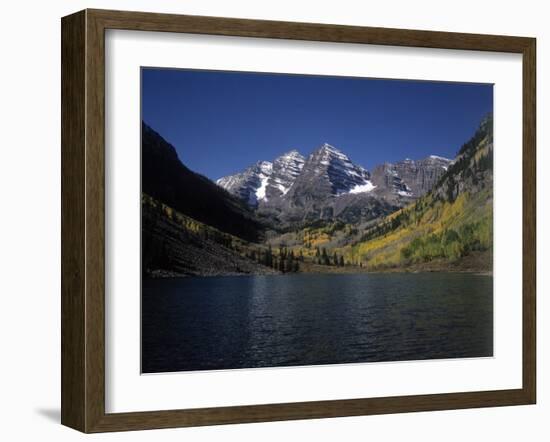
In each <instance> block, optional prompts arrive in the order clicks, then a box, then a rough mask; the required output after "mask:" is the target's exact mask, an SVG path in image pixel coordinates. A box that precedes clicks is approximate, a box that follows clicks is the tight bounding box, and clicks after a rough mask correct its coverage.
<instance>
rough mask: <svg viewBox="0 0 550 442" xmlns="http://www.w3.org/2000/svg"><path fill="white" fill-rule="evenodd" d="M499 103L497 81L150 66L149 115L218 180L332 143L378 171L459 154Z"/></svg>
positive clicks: (186, 159) (145, 93) (145, 83)
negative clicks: (399, 163)
mask: <svg viewBox="0 0 550 442" xmlns="http://www.w3.org/2000/svg"><path fill="white" fill-rule="evenodd" d="M492 108H493V87H492V85H487V84H483V85H481V84H464V83H447V82H445V83H444V82H420V81H406V80H403V81H402V80H377V79H365V78H346V77H319V76H304V75H279V74H259V73H244V72H241V73H239V72H221V71H193V70H179V69H156V68H144V69H143V70H142V117H143V120H144V121H145V122H146V123H147V124H148V125H150V126H151V127H152V128H153V129H154V130H156V131H157V132H159V133H160V134H161V135H162V136H163V137H164V138H165V139H166V140H167V141H168V142H170V143H171V144H173V145H174V147H175V148H176V149H177V151H178V155H179V157H180V159H181V161H182V162H183V163H184V164H185V165H186V166H188V167H189V168H191V169H192V170H195V171H196V172H199V173H202V174H204V175H206V176H208V177H209V178H212V179H217V178H219V177H221V176H224V175H228V174H232V173H235V172H237V171H240V170H242V169H244V168H245V167H248V166H249V165H251V164H253V163H255V162H256V161H258V160H272V159H274V158H275V157H277V156H278V155H281V154H282V153H284V152H287V151H289V150H291V149H298V150H299V151H300V152H301V153H302V154H303V155H306V156H307V155H308V154H309V153H311V152H312V151H313V150H314V149H315V148H317V147H318V146H319V145H321V144H322V143H324V142H327V143H329V144H332V145H333V146H336V147H337V148H339V149H340V150H342V151H343V152H344V153H346V154H347V155H348V156H349V157H350V159H351V160H352V161H354V162H356V163H358V164H360V165H362V166H363V167H365V168H367V169H369V170H372V169H373V167H374V166H376V165H378V164H381V163H383V162H385V161H389V162H393V161H399V160H403V159H405V158H412V159H420V158H424V157H426V156H428V155H431V154H434V155H440V156H444V157H448V158H453V157H454V156H455V154H456V152H457V151H458V149H459V148H460V146H461V145H462V144H463V143H464V142H466V141H467V140H468V139H469V138H470V137H471V136H472V135H473V133H474V131H475V129H476V127H477V125H478V124H479V122H480V120H481V119H482V117H483V116H484V115H485V114H487V112H490V111H492Z"/></svg>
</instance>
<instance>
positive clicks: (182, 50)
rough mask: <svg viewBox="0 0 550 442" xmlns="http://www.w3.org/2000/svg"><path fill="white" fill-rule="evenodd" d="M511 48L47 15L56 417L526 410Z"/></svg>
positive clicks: (531, 43)
mask: <svg viewBox="0 0 550 442" xmlns="http://www.w3.org/2000/svg"><path fill="white" fill-rule="evenodd" d="M535 53H536V45H535V39H532V38H527V37H511V36H494V35H473V34H457V33H447V32H432V31H417V30H402V29H384V28H368V27H350V26H340V25H327V24H312V23H290V22H274V21H259V20H242V19H235V18H217V17H198V16H183V15H167V14H153V13H139V12H122V11H105V10H85V11H81V12H78V13H75V14H73V15H70V16H67V17H64V18H63V19H62V413H61V415H62V423H63V424H64V425H67V426H69V427H72V428H75V429H78V430H80V431H83V432H104V431H121V430H140V429H151V428H168V427H184V426H197V425H215V424H226V423H241V422H243V423H244V422H261V421H277V420H289V419H309V418H324V417H337V416H352V415H369V414H382V413H402V412H413V411H429V410H445V409H459V408H473V407H490V406H505V405H526V404H534V403H535V400H536V382H535V379H536V346H535V329H536V326H535V282H536V275H535V268H536V249H535V242H536V237H535V226H536V219H535V213H536V207H535V200H536V198H535V197H536V189H535V183H536V176H535V172H536V158H535V132H536V131H535Z"/></svg>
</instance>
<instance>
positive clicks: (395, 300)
mask: <svg viewBox="0 0 550 442" xmlns="http://www.w3.org/2000/svg"><path fill="white" fill-rule="evenodd" d="M492 355H493V278H492V276H486V275H477V274H467V273H377V274H370V273H369V274H366V273H363V274H351V275H350V274H289V275H275V276H226V277H208V278H200V277H192V278H164V279H146V280H144V281H143V287H142V372H143V373H159V372H173V371H188V370H218V369H233V368H251V367H274V366H296V365H317V364H340V363H360V362H375V361H404V360H420V359H441V358H469V357H484V356H485V357H486V356H492Z"/></svg>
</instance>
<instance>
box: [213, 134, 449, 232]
mask: <svg viewBox="0 0 550 442" xmlns="http://www.w3.org/2000/svg"><path fill="white" fill-rule="evenodd" d="M451 163H452V162H451V160H448V159H446V158H443V157H438V156H435V155H432V156H429V157H427V158H424V159H422V160H416V161H414V160H410V159H406V160H404V161H400V162H397V163H385V164H383V165H381V166H377V167H376V168H375V169H374V170H373V172H372V173H370V172H369V171H367V170H366V169H365V168H363V167H362V166H360V165H358V164H356V163H354V162H352V161H351V160H350V158H349V157H348V156H347V155H346V154H345V153H344V152H342V151H341V150H339V149H337V148H336V147H334V146H332V145H330V144H328V143H324V144H322V145H321V146H320V147H318V148H317V149H316V150H314V151H313V152H312V153H311V154H310V155H309V156H308V157H307V159H305V158H304V157H303V156H302V155H301V154H300V153H299V152H298V151H296V150H292V151H290V152H287V153H285V154H284V155H281V156H280V157H278V158H276V159H275V160H273V161H272V162H270V161H260V162H258V163H256V164H254V165H253V166H250V167H249V168H247V169H246V170H244V171H243V172H241V173H238V174H235V175H230V176H226V177H223V178H220V179H219V180H217V181H216V182H217V184H218V185H219V186H221V187H223V188H224V189H226V190H227V191H229V192H230V193H232V194H234V195H236V196H238V197H240V198H241V199H242V200H244V201H246V202H247V203H248V205H249V206H251V207H252V208H254V209H257V211H258V213H259V214H261V215H262V216H263V217H264V218H266V219H275V220H277V221H276V222H282V223H283V224H284V223H288V224H294V223H301V222H308V221H314V220H316V219H325V220H327V219H336V218H337V219H342V220H344V221H346V222H358V221H362V220H363V221H365V220H369V219H374V218H377V217H379V216H382V215H384V214H387V213H391V212H392V211H394V210H396V209H398V208H400V207H403V206H405V205H406V204H408V203H410V202H411V201H412V200H414V199H416V198H418V197H420V196H422V195H424V194H425V193H426V192H428V191H429V190H430V189H431V188H432V187H433V186H434V185H435V183H436V182H437V180H438V179H439V178H440V177H441V176H442V175H443V174H444V173H445V171H446V170H447V168H448V166H449V165H450V164H451Z"/></svg>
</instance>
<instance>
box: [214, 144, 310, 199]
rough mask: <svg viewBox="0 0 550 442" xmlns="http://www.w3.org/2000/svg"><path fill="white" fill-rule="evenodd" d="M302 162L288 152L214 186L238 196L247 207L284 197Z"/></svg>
mask: <svg viewBox="0 0 550 442" xmlns="http://www.w3.org/2000/svg"><path fill="white" fill-rule="evenodd" d="M304 162H305V159H304V157H303V156H302V155H300V153H299V152H298V151H297V150H291V151H290V152H287V153H285V154H283V155H281V156H280V157H278V158H276V159H275V160H273V162H270V161H259V162H258V163H256V164H254V165H253V166H250V167H248V168H247V169H245V170H244V171H243V172H241V173H237V174H235V175H229V176H225V177H223V178H220V179H218V180H217V181H216V184H218V185H219V186H221V187H223V188H224V189H225V190H227V191H228V192H230V193H232V194H234V195H237V196H239V197H240V198H241V199H243V200H245V201H246V202H247V203H248V204H249V205H250V206H253V207H256V206H258V204H259V203H260V202H267V201H269V200H271V199H273V198H277V197H280V196H283V195H285V194H286V193H287V192H288V191H289V189H290V187H291V186H292V184H293V183H294V181H295V180H296V177H297V176H298V175H299V174H300V172H301V170H302V168H303V167H304Z"/></svg>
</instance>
